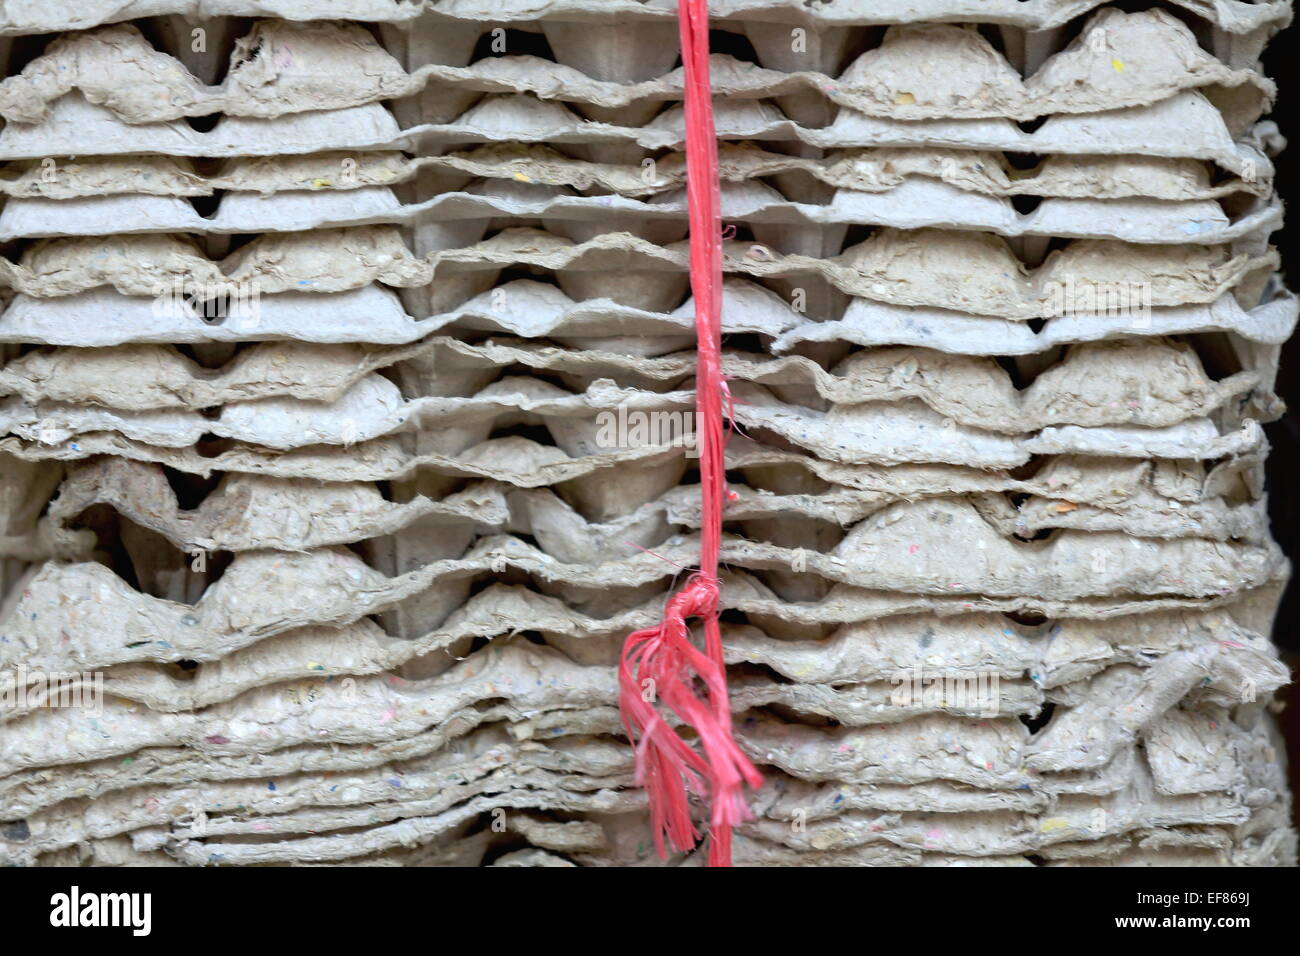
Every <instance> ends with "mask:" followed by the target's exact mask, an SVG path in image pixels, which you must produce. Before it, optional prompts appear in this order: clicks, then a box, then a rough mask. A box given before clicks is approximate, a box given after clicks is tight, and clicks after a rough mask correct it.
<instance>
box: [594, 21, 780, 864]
mask: <svg viewBox="0 0 1300 956" xmlns="http://www.w3.org/2000/svg"><path fill="white" fill-rule="evenodd" d="M678 23H679V27H680V33H681V44H682V61H683V65H684V67H685V73H686V95H685V106H686V171H687V183H686V192H687V201H688V205H689V212H690V229H691V233H690V235H691V291H692V294H693V295H694V299H695V331H696V336H697V340H698V345H697V357H696V393H695V407H696V411H697V412H698V415H697V419H698V422H699V432H700V434H699V442H700V460H699V469H700V496H701V507H700V515H701V528H700V566H699V570H698V571H696V572H695V573H694V574H692V575H691V577H690V578H689V579H688V580H687V582H686V584H685V586H684V587H683V588H682V589H681V590H680V591H678V592H677V593H676V594H674V595H673V596H672V597H671V598H670V599H669V601H668V604H667V606H666V607H665V608H664V617H663V620H662V621H661V622H660V623H659V625H658V626H656V627H653V628H646V629H644V630H641V631H637V632H636V633H634V634H632V635H630V636H629V637H628V639H627V643H626V644H625V645H624V647H623V657H622V661H621V663H620V666H619V706H620V709H621V711H622V715H623V723H624V726H625V727H626V729H627V734H628V739H629V740H631V741H632V742H633V743H634V745H635V747H636V774H637V776H636V779H637V783H638V784H639V785H640V786H643V787H645V789H646V791H647V795H648V797H649V801H650V816H651V821H652V824H653V826H654V837H655V846H656V848H657V849H658V851H659V855H660V856H661V857H666V856H667V850H666V848H665V839H666V840H667V842H668V843H669V844H671V845H672V847H673V848H674V849H676V850H678V851H680V852H685V851H687V850H690V849H692V848H693V847H694V846H695V845H696V843H697V841H698V840H699V837H700V834H699V832H698V831H697V830H696V828H695V825H694V823H693V821H692V819H691V812H690V801H689V794H691V793H695V794H696V795H698V796H700V797H701V798H703V799H705V800H706V801H708V803H709V807H710V813H709V824H710V826H709V833H710V841H709V865H710V866H730V865H731V831H732V827H734V826H735V825H736V824H737V823H739V822H740V821H742V820H746V819H748V818H749V816H750V814H749V809H748V807H746V805H745V801H744V794H743V787H744V785H745V784H746V783H747V784H749V786H751V787H758V786H759V785H761V784H762V776H761V775H760V774H759V772H758V770H757V769H755V767H754V765H753V764H752V763H751V762H750V761H749V758H747V757H746V756H745V755H744V754H743V753H742V752H741V750H740V748H739V746H737V744H736V741H735V737H734V736H733V735H732V729H731V706H730V701H729V700H728V696H727V676H726V667H725V664H724V662H723V659H722V634H721V631H720V629H719V626H718V556H719V553H720V552H721V548H722V508H723V502H724V498H725V495H726V465H725V462H724V459H723V446H724V444H725V442H726V437H725V419H724V405H729V404H730V396H729V393H728V390H727V384H726V381H725V380H724V378H723V375H722V229H721V225H722V221H721V195H720V188H719V184H718V142H717V134H716V132H715V130H714V126H713V95H712V89H711V86H710V82H709V14H708V4H707V0H678ZM691 618H698V619H699V620H700V621H702V622H703V626H704V650H703V652H701V651H700V650H699V648H697V647H696V646H695V644H694V642H693V641H692V636H691V630H690V625H689V623H688V621H689V620H690V619H691ZM660 704H662V706H663V707H665V708H666V709H667V710H669V711H671V712H672V713H673V714H675V715H676V716H677V718H678V720H679V721H681V723H682V724H684V725H685V726H687V727H690V728H692V729H693V730H694V732H695V734H696V736H697V738H698V746H694V745H692V744H690V743H688V742H687V741H686V739H684V738H683V737H682V736H681V735H680V734H679V733H678V732H677V731H676V730H675V729H674V728H673V727H670V726H669V725H668V724H667V723H666V722H665V721H664V720H663V718H662V716H661V715H660V713H659V710H658V705H660Z"/></svg>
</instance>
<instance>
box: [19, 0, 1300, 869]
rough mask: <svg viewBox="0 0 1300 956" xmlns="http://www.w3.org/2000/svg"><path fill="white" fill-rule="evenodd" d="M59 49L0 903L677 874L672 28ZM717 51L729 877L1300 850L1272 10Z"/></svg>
mask: <svg viewBox="0 0 1300 956" xmlns="http://www.w3.org/2000/svg"><path fill="white" fill-rule="evenodd" d="M73 6H74V5H72V4H68V5H66V7H67V8H68V9H67V10H64V11H62V12H60V8H63V7H65V5H64V4H47V5H45V7H48V8H49V9H44V8H43V9H42V11H41V12H40V14H39V15H40V16H41V17H43V18H44V19H43V21H42V22H39V23H37V22H26V23H7V24H0V26H4V27H6V28H7V29H8V30H9V32H11V33H13V34H14V35H15V38H14V39H13V40H12V42H11V44H10V51H9V59H10V68H9V73H10V78H9V79H8V80H6V81H5V82H4V83H3V84H2V85H0V115H3V117H4V120H5V127H4V129H3V130H2V131H0V159H3V160H4V161H5V162H6V163H7V165H6V168H5V169H4V170H3V172H0V187H3V190H4V192H5V197H6V198H5V206H4V209H3V212H2V213H0V233H3V235H2V236H0V238H2V239H3V240H4V242H5V243H6V260H5V261H4V262H0V271H3V276H2V277H0V278H2V279H3V282H4V284H5V285H6V286H7V288H8V289H9V290H10V292H11V295H10V298H9V301H8V302H7V304H6V306H5V311H4V313H3V315H2V316H0V342H3V343H5V344H4V345H3V346H0V348H3V349H4V350H5V351H4V353H3V357H4V359H5V363H4V366H3V368H2V369H0V396H7V397H3V398H0V433H3V434H4V435H6V436H7V437H5V438H3V439H2V440H0V456H3V457H2V459H0V460H2V462H3V468H2V470H0V507H2V508H3V509H4V511H3V514H0V520H3V521H4V526H3V535H0V548H2V549H3V550H0V558H3V562H4V563H3V568H2V570H3V577H2V578H0V584H3V586H4V588H5V592H4V594H3V595H2V596H0V597H2V599H3V601H4V605H3V610H2V611H0V614H2V615H3V616H0V669H4V670H6V671H9V672H11V673H15V674H17V675H19V676H18V681H17V682H18V683H22V682H24V681H25V682H26V683H27V685H29V687H30V688H34V687H35V685H36V684H37V682H38V681H41V680H44V681H45V683H46V686H47V687H53V686H55V685H56V683H57V685H58V687H59V688H60V689H61V690H67V689H69V688H70V689H72V690H76V691H80V692H82V698H81V699H79V700H73V701H72V702H71V703H70V704H69V702H67V701H56V702H55V703H62V704H67V705H66V706H50V703H51V702H50V701H48V700H46V699H44V698H42V697H40V696H39V695H36V694H29V695H26V696H25V698H24V699H21V700H20V699H18V695H13V703H12V705H11V706H8V707H6V709H5V710H4V712H3V713H0V717H2V718H3V722H2V723H0V738H2V739H3V744H4V745H3V746H2V747H0V821H3V826H2V827H0V840H2V842H0V851H2V852H3V854H4V857H5V859H6V860H8V861H11V862H21V863H38V864H54V865H61V864H71V863H78V862H94V863H101V864H112V863H158V864H174V863H181V864H186V865H209V864H221V865H245V864H265V863H274V864H319V863H325V864H376V865H447V864H462V865H464V864H468V865H478V864H483V863H492V864H497V865H565V864H569V863H582V864H597V865H601V864H623V865H629V864H641V863H645V864H652V863H655V862H657V857H656V855H655V853H654V843H653V839H652V835H651V833H650V830H649V826H648V821H647V816H646V813H645V809H644V796H643V795H642V794H641V792H640V791H639V790H638V789H636V788H635V786H634V785H633V776H632V761H631V754H630V751H629V749H628V747H627V744H626V742H625V740H624V739H623V737H622V726H621V723H620V721H619V717H618V711H617V699H616V698H617V681H616V677H615V671H614V664H615V661H616V660H617V656H618V651H619V648H620V646H621V644H622V641H623V639H624V637H625V636H626V634H627V633H628V632H629V631H630V630H633V629H636V628H639V627H644V626H647V625H649V624H651V623H653V622H654V621H655V620H657V618H658V615H659V611H660V609H661V607H662V604H663V601H664V599H665V597H666V595H667V594H668V593H669V592H670V591H671V589H672V588H674V587H675V586H677V585H678V584H680V582H681V580H682V578H683V577H684V574H683V572H684V569H689V567H690V566H691V565H692V563H693V561H694V560H695V559H696V555H697V553H698V537H697V529H698V526H699V492H698V486H697V485H696V480H697V479H696V472H695V468H694V464H693V461H692V458H691V454H692V448H691V438H692V435H693V432H694V423H693V420H692V419H691V418H690V412H691V410H692V407H693V393H692V391H691V388H692V384H693V380H692V376H693V373H694V353H693V345H694V326H693V306H692V302H691V300H690V297H689V283H688V277H687V267H688V264H689V259H688V254H687V246H686V241H685V240H686V205H685V190H684V188H683V185H684V162H683V157H682V156H681V154H680V152H679V150H680V148H681V144H682V141H683V131H684V124H683V114H682V109H681V106H680V102H679V101H680V98H681V83H682V74H681V71H680V69H675V66H676V63H677V60H678V57H677V41H676V36H677V27H676V22H675V3H672V2H669V0H652V2H648V3H642V2H633V0H599V2H598V0H554V2H549V3H547V2H542V3H537V2H533V3H528V4H518V3H513V2H510V0H442V2H432V3H427V4H425V5H424V6H423V7H421V6H419V5H416V4H409V5H408V4H401V5H393V4H387V3H385V4H379V3H369V2H356V3H348V2H343V0H339V2H334V3H329V4H310V5H309V4H300V5H293V4H276V5H275V9H274V10H267V9H263V6H264V5H262V4H258V3H256V2H249V3H247V4H242V3H239V2H231V3H223V4H222V10H221V11H220V13H221V14H222V15H221V16H216V17H211V18H206V19H195V16H196V15H197V14H201V13H204V12H205V11H203V10H201V9H200V10H197V11H196V10H193V9H184V10H182V9H179V8H180V7H181V6H182V5H181V4H168V3H167V2H165V0H159V2H155V3H151V4H148V5H144V4H142V5H140V6H141V7H142V8H143V7H144V6H148V7H149V9H147V10H145V9H141V10H139V11H138V15H139V16H140V17H143V18H145V19H139V20H132V21H129V22H120V23H114V24H108V25H104V24H100V23H99V22H98V20H95V19H94V12H93V11H94V10H95V5H94V4H89V5H87V4H84V3H80V4H76V5H75V9H72V8H73ZM190 6H193V5H190ZM199 6H200V7H201V6H202V5H199ZM308 7H310V8H311V9H310V10H308V9H307V8H308ZM710 7H711V10H712V12H713V13H714V15H715V16H716V17H717V22H716V23H715V24H714V26H715V32H714V49H715V51H716V52H715V56H714V58H713V83H714V87H715V92H716V93H717V94H718V97H717V100H716V102H717V114H718V115H717V123H718V130H719V136H720V138H721V140H722V146H723V148H722V152H721V157H720V161H721V175H722V178H723V195H722V202H723V214H724V217H725V221H726V223H727V230H726V233H725V235H726V237H727V242H726V245H725V253H726V259H725V266H724V267H725V270H726V273H727V275H726V286H725V289H726V291H725V305H724V313H723V324H724V329H725V333H726V335H725V340H724V351H725V363H726V372H727V374H728V375H729V376H730V378H731V388H732V392H733V394H734V395H735V397H736V399H737V404H736V408H735V417H736V431H737V434H736V435H735V436H734V437H733V439H732V442H731V444H730V447H729V451H728V466H729V469H730V470H729V478H730V482H731V483H730V490H731V491H732V492H733V495H732V496H731V500H730V503H729V505H728V509H727V512H726V515H725V519H726V537H725V539H724V561H725V564H726V568H727V570H726V573H725V575H724V579H723V592H722V600H723V605H724V607H725V611H724V642H725V644H726V647H727V654H728V659H729V663H730V664H731V673H730V677H731V687H732V692H733V705H734V710H735V712H736V733H737V736H738V738H739V740H740V742H741V745H742V747H743V748H745V750H746V751H747V752H748V753H749V754H750V756H751V757H752V759H753V760H754V761H755V762H756V763H757V764H758V765H759V766H760V767H761V769H762V770H763V773H764V775H765V777H766V783H765V785H764V787H763V789H762V790H761V791H760V792H758V793H756V794H752V795H751V800H750V802H751V805H752V808H753V810H754V813H755V819H754V820H753V821H752V822H750V823H747V824H745V825H744V826H743V827H742V828H741V830H740V832H739V834H738V836H737V840H736V854H735V855H736V860H737V862H739V863H752V864H769V865H770V864H793V865H813V864H825V863H840V864H843V863H853V864H921V865H935V864H938V865H955V864H989V863H992V864H1024V863H1045V864H1048V865H1069V864H1094V863H1105V864H1115V863H1136V864H1148V863H1149V864H1184V863H1192V864H1194V863H1211V864H1213V863H1239V864H1269V863H1279V862H1286V861H1289V860H1291V859H1292V857H1293V854H1294V838H1293V836H1292V833H1291V830H1290V827H1289V824H1288V822H1287V818H1288V813H1289V798H1288V796H1287V794H1286V790H1285V785H1284V782H1283V773H1282V769H1281V756H1280V750H1279V748H1278V745H1277V742H1276V740H1275V738H1274V736H1273V731H1272V725H1271V718H1270V714H1269V703H1270V699H1271V698H1270V695H1271V692H1272V691H1274V690H1275V689H1276V688H1277V687H1279V686H1280V685H1281V684H1282V683H1284V682H1285V681H1286V679H1287V675H1286V672H1285V670H1284V669H1283V668H1282V667H1281V665H1280V664H1279V663H1278V662H1277V660H1276V657H1275V654H1274V652H1273V649H1272V646H1271V644H1270V642H1269V640H1268V633H1269V629H1270V622H1271V614H1272V607H1273V604H1274V603H1275V601H1276V598H1277V595H1278V592H1279V589H1280V587H1281V584H1282V583H1283V581H1284V579H1285V576H1286V573H1287V567H1286V563H1285V561H1284V559H1283V558H1282V557H1281V555H1280V553H1279V551H1278V549H1277V548H1276V546H1275V545H1274V544H1273V543H1272V542H1271V541H1270V539H1269V537H1268V532H1267V519H1266V514H1265V510H1264V501H1263V489H1262V487H1261V485H1262V481H1261V477H1260V476H1261V473H1262V472H1261V463H1262V458H1263V455H1264V452H1265V444H1264V440H1263V437H1262V433H1261V430H1260V427H1259V424H1258V423H1259V422H1260V421H1262V420H1268V419H1270V418H1272V417H1276V415H1277V414H1278V412H1279V403H1278V402H1277V400H1276V399H1275V398H1274V396H1273V394H1272V391H1271V389H1272V382H1273V377H1274V374H1275V370H1276V361H1277V354H1278V345H1279V343H1280V342H1281V341H1282V340H1284V339H1285V338H1286V337H1287V335H1288V334H1289V333H1290V331H1291V328H1292V326H1293V325H1294V322H1295V317H1296V304H1295V300H1293V299H1292V298H1291V297H1290V295H1289V294H1288V293H1286V292H1285V290H1283V289H1282V288H1281V285H1280V283H1279V282H1278V281H1277V280H1276V279H1275V278H1274V276H1273V273H1274V270H1275V269H1276V267H1277V260H1276V257H1275V255H1274V254H1273V253H1272V252H1271V251H1270V248H1269V245H1268V236H1269V233H1270V231H1271V230H1274V229H1276V228H1277V227H1278V225H1279V224H1280V209H1279V206H1278V204H1277V202H1276V200H1275V199H1274V198H1273V195H1272V184H1271V166H1270V164H1269V160H1268V158H1267V156H1268V153H1269V151H1270V150H1271V149H1272V148H1274V147H1275V146H1277V145H1278V143H1277V135H1276V131H1275V129H1274V128H1273V127H1272V126H1271V125H1270V124H1268V123H1267V122H1262V121H1261V120H1260V117H1261V116H1262V115H1263V112H1264V110H1265V109H1266V107H1267V105H1268V103H1269V100H1270V97H1271V94H1272V88H1271V86H1270V84H1269V83H1268V81H1267V80H1265V79H1263V78H1261V77H1260V76H1259V75H1258V74H1257V73H1256V72H1255V71H1254V69H1253V68H1254V67H1255V65H1256V60H1257V59H1258V54H1259V50H1260V48H1261V46H1262V44H1263V42H1264V41H1265V39H1266V38H1267V37H1268V36H1270V35H1271V33H1272V32H1273V31H1275V30H1276V28H1277V27H1278V25H1279V24H1280V23H1282V22H1284V21H1285V18H1286V16H1287V15H1288V11H1287V8H1286V7H1285V6H1284V5H1281V4H1268V5H1264V4H1245V3H1236V2H1226V3H1223V4H1219V5H1218V6H1216V8H1215V11H1216V12H1214V13H1213V14H1212V16H1213V17H1214V19H1204V18H1205V17H1207V16H1211V14H1210V13H1208V12H1207V11H1206V10H1205V9H1204V5H1201V4H1194V5H1190V4H1189V5H1188V6H1186V7H1183V6H1173V7H1168V8H1155V9H1152V10H1149V11H1141V12H1128V13H1125V12H1119V11H1114V10H1107V9H1101V10H1096V11H1082V10H1080V9H1079V5H1078V4H1076V3H1067V2H1064V0H1062V2H1059V3H1058V2H1045V0H1031V2H1028V3H1020V2H1010V0H1001V2H995V3H994V2H983V3H980V4H979V5H978V10H977V11H973V10H971V9H970V8H969V6H968V5H965V4H960V3H956V2H953V0H933V2H927V3H923V4H903V3H898V4H882V3H873V4H863V3H849V2H832V3H825V4H820V5H812V6H811V7H809V6H808V5H805V4H795V3H783V2H777V0H731V2H715V3H713V4H711V5H710ZM282 8H283V9H282ZM268 13H269V14H272V15H274V16H278V17H295V16H298V17H313V18H316V17H326V16H328V17H334V18H338V19H332V20H316V19H313V20H302V21H298V20H292V19H256V20H251V19H244V17H258V16H264V15H267V14H268ZM128 15H129V14H128ZM110 16H111V17H116V18H120V17H121V16H122V14H121V13H120V12H114V13H112V14H111V15H110V14H107V13H106V14H105V18H109V17H110ZM962 20H964V21H969V22H966V23H959V22H956V21H962ZM60 30H61V31H66V32H63V33H62V34H60V35H54V36H50V35H43V36H40V37H35V36H32V34H37V33H42V34H52V33H53V32H54V31H60ZM47 41H48V42H47ZM55 677H57V679H58V680H57V682H56V681H55V680H54V678H55ZM670 862H672V863H680V862H685V863H696V862H698V855H697V856H691V857H686V858H684V859H683V858H681V857H673V858H671V860H670Z"/></svg>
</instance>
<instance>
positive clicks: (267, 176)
mask: <svg viewBox="0 0 1300 956" xmlns="http://www.w3.org/2000/svg"><path fill="white" fill-rule="evenodd" d="M47 159H48V160H49V162H46V161H45V160H44V159H43V160H42V161H41V162H36V161H33V160H18V161H14V162H11V163H8V164H6V165H5V167H4V169H3V175H0V194H2V195H5V196H7V197H9V198H10V199H11V200H13V201H14V202H11V204H10V205H11V206H12V208H13V209H19V208H21V207H22V206H23V204H22V203H21V202H17V200H60V201H66V200H75V199H88V198H96V197H104V196H116V195H132V196H135V197H137V200H140V199H142V198H143V197H146V196H162V197H176V198H181V197H183V198H191V199H192V198H197V197H208V196H216V195H222V196H224V195H225V194H227V193H236V194H241V193H256V194H258V195H259V196H262V197H269V196H274V195H276V194H279V193H286V192H287V193H313V194H317V195H318V196H319V195H320V194H322V193H323V194H326V195H328V194H330V193H333V192H339V191H349V190H357V189H364V188H367V187H377V186H388V187H393V188H396V187H402V186H405V185H406V184H412V183H415V184H417V185H418V187H419V189H420V191H421V192H422V191H423V190H424V188H425V187H426V186H427V188H429V189H430V190H436V191H437V192H443V191H446V190H447V189H451V190H453V191H454V190H456V189H462V190H463V189H464V186H465V185H466V184H469V183H479V182H482V181H485V180H513V181H516V182H523V183H536V184H539V185H542V186H559V187H569V188H572V189H574V190H577V191H578V192H579V193H586V194H591V193H592V192H593V191H604V192H607V193H610V194H617V195H619V196H629V197H648V198H649V197H658V196H662V195H664V194H668V193H672V192H673V191H674V190H677V189H680V188H682V187H683V186H684V185H685V183H686V163H685V156H684V154H683V153H680V152H673V153H667V154H665V155H663V156H661V157H659V158H657V159H656V160H655V165H654V168H653V171H652V172H647V167H645V166H644V165H642V164H619V163H613V162H603V163H602V162H594V161H591V160H585V159H580V158H576V157H574V156H570V155H567V154H566V153H565V152H563V151H562V150H560V149H557V148H555V147H553V146H550V145H547V144H523V143H510V142H503V143H489V144H486V145H483V146H478V147H474V148H471V149H463V150H453V151H451V152H448V153H444V154H442V155H438V156H417V157H408V156H407V155H406V154H404V153H401V152H397V151H388V152H384V151H371V152H365V151H358V152H343V151H330V150H325V151H322V152H317V153H309V154H303V155H297V156H265V157H242V156H235V157H231V158H229V159H226V160H224V161H222V164H221V168H220V170H219V171H217V172H212V173H208V172H201V171H200V170H199V169H197V168H196V166H195V164H194V163H193V162H192V161H191V160H189V159H187V158H185V157H179V156H160V155H140V156H129V155H128V156H89V157H85V156H69V157H58V158H55V157H47ZM718 159H719V162H718V172H719V176H720V179H721V181H722V182H723V183H724V184H732V183H745V182H748V181H750V180H753V179H756V178H759V177H783V178H782V179H781V180H780V182H781V184H782V185H784V186H785V187H786V188H788V189H791V192H792V196H791V198H793V199H797V200H803V201H809V197H808V195H807V194H808V193H809V192H810V190H809V188H808V186H809V185H810V184H811V183H813V182H816V183H820V184H823V185H825V186H831V187H835V188H837V189H842V190H850V191H855V192H868V193H880V192H888V191H889V190H892V189H895V188H897V187H899V186H902V185H904V184H905V183H907V182H909V181H910V180H913V179H926V180H934V181H937V182H943V183H946V184H948V185H950V186H953V187H955V188H957V189H960V190H961V191H963V192H970V193H975V194H978V195H987V196H1036V197H1041V198H1058V199H1087V198H1091V199H1143V198H1145V199H1159V200H1166V201H1188V200H1207V199H1225V198H1228V197H1232V196H1238V195H1248V196H1249V195H1258V196H1267V195H1268V194H1269V193H1270V191H1271V189H1272V181H1271V179H1267V178H1265V175H1264V174H1266V173H1269V172H1271V170H1267V169H1264V170H1257V171H1256V175H1255V176H1254V177H1252V179H1251V180H1249V181H1247V180H1244V179H1240V178H1228V179H1226V180H1224V181H1222V182H1218V183H1213V182H1212V181H1211V173H1212V172H1213V168H1212V167H1210V166H1209V165H1208V164H1207V163H1205V162H1203V161H1199V160H1194V159H1167V158H1159V157H1139V156H1128V157H1116V156H1087V155H1081V156H1070V155H1061V156H1048V157H1046V158H1044V160H1043V161H1042V162H1041V163H1039V164H1038V165H1037V166H1035V167H1033V168H1032V169H1020V168H1018V167H1017V166H1015V165H1014V164H1012V162H1011V161H1010V160H1009V158H1008V157H1007V156H1005V155H1004V154H1002V153H997V152H990V151H984V152H978V151H974V150H957V149H952V150H947V149H937V150H921V149H902V148H900V149H839V150H830V151H827V155H826V156H824V157H821V158H808V157H802V156H792V155H787V154H784V153H779V152H773V151H771V150H768V149H764V148H763V147H762V146H759V145H758V144H755V143H743V142H742V143H722V144H720V147H719V157H718ZM791 174H797V175H798V176H801V177H804V178H803V180H798V179H794V178H793V177H792V176H791ZM403 192H405V190H403ZM321 201H324V199H323V198H322V200H321ZM32 208H34V209H35V208H40V209H42V210H44V211H45V212H46V213H47V214H49V215H57V214H58V211H59V208H60V207H59V206H58V205H54V204H53V203H47V204H43V205H40V206H33V207H32ZM73 208H75V207H73ZM178 208H179V207H178ZM13 215H14V213H11V218H12V216H13ZM178 215H179V214H178ZM270 225H272V226H273V225H274V223H271V224H270ZM15 232H16V230H15Z"/></svg>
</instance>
